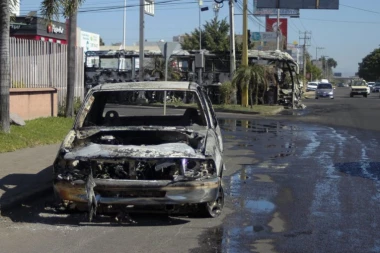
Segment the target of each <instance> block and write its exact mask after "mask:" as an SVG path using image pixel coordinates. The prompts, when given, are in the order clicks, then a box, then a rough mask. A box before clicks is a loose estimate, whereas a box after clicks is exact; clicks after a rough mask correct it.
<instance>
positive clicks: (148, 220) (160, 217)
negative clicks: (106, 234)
mask: <svg viewBox="0 0 380 253" xmlns="http://www.w3.org/2000/svg"><path fill="white" fill-rule="evenodd" d="M53 203H54V197H53V192H52V191H51V192H49V193H46V194H45V196H44V197H43V198H39V199H37V200H35V199H34V200H33V199H30V200H28V201H25V202H22V203H20V205H19V206H18V207H15V208H12V209H6V210H3V211H2V213H1V215H2V216H4V217H8V218H9V219H10V220H12V221H13V222H21V223H40V224H46V225H52V226H75V227H80V226H100V227H109V226H173V225H181V224H186V223H188V222H189V221H188V220H187V219H184V218H185V217H183V218H182V217H180V216H175V217H173V216H169V215H167V214H139V213H131V214H126V215H125V216H123V217H122V218H123V219H122V220H121V218H120V216H119V217H118V219H116V215H117V214H116V213H115V214H109V215H97V216H96V218H94V220H93V221H92V222H89V221H88V216H87V212H81V211H77V210H70V209H63V208H57V207H56V206H54V205H53ZM124 214H125V213H124Z"/></svg>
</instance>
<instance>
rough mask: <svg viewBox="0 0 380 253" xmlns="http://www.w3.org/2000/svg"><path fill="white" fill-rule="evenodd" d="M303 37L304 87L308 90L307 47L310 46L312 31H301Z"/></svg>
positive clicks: (301, 38)
mask: <svg viewBox="0 0 380 253" xmlns="http://www.w3.org/2000/svg"><path fill="white" fill-rule="evenodd" d="M300 34H303V37H300V41H301V40H303V89H304V91H306V86H307V85H306V47H308V46H310V38H311V37H310V35H311V32H308V31H305V32H300Z"/></svg>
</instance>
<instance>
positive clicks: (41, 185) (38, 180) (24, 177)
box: [0, 166, 53, 213]
mask: <svg viewBox="0 0 380 253" xmlns="http://www.w3.org/2000/svg"><path fill="white" fill-rule="evenodd" d="M52 170H53V168H52V166H49V167H47V168H45V169H43V170H41V171H40V172H38V173H37V174H20V173H15V174H9V175H7V176H5V177H3V178H1V179H0V212H1V213H2V212H3V211H5V210H6V209H8V208H10V207H12V206H14V205H18V204H20V203H21V201H22V199H25V197H30V198H32V197H34V196H36V195H37V194H40V193H41V190H43V189H47V188H48V186H49V182H51V180H52Z"/></svg>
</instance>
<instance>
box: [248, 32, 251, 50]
mask: <svg viewBox="0 0 380 253" xmlns="http://www.w3.org/2000/svg"><path fill="white" fill-rule="evenodd" d="M247 34H248V35H247V40H248V48H249V46H250V45H251V30H249V29H248V32H247Z"/></svg>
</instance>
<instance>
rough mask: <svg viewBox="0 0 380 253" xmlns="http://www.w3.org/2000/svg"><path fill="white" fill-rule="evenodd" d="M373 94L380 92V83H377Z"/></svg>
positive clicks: (373, 88)
mask: <svg viewBox="0 0 380 253" xmlns="http://www.w3.org/2000/svg"><path fill="white" fill-rule="evenodd" d="M372 92H380V83H375V85H374V86H373V87H372Z"/></svg>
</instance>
